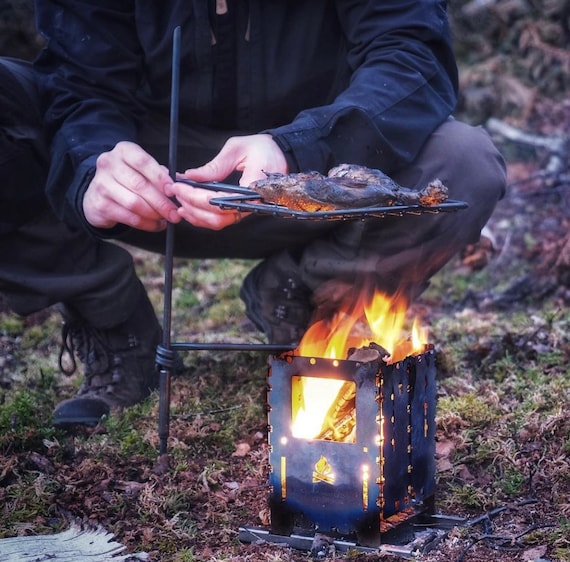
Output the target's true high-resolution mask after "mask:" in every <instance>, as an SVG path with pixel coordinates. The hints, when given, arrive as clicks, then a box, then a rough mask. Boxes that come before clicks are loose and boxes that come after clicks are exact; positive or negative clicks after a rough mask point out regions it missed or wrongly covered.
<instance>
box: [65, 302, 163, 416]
mask: <svg viewBox="0 0 570 562" xmlns="http://www.w3.org/2000/svg"><path fill="white" fill-rule="evenodd" d="M60 312H61V313H62V316H63V319H64V324H63V329H62V339H63V343H62V349H61V352H60V357H59V364H60V368H61V369H62V371H63V372H65V373H66V374H72V373H73V372H74V371H75V368H76V362H75V355H77V357H78V358H79V360H80V361H81V362H82V363H83V366H84V374H85V380H84V382H83V384H82V385H81V388H80V389H79V391H78V393H77V395H76V396H75V397H74V398H70V399H68V400H64V401H63V402H60V403H59V404H58V405H57V406H56V408H55V411H54V425H55V426H69V425H74V424H83V425H96V424H97V423H99V421H100V420H101V418H102V417H103V416H106V415H108V414H109V413H110V412H111V410H113V409H115V408H124V407H127V406H132V405H133V404H137V403H138V402H141V401H142V400H144V399H145V398H146V397H147V396H148V395H149V394H150V393H151V391H152V390H154V389H155V388H157V386H158V369H157V368H156V360H155V354H156V347H157V345H158V344H159V343H160V339H161V329H160V325H159V323H158V320H157V318H156V314H155V312H154V310H153V308H152V305H151V303H150V301H149V300H148V297H147V296H146V294H145V295H144V303H143V302H141V303H138V306H137V308H136V310H135V312H134V313H133V315H132V316H131V317H130V318H129V319H128V320H127V321H126V322H124V323H123V324H120V325H119V326H116V327H113V328H110V329H106V330H101V329H96V328H94V327H93V326H91V325H89V324H88V323H87V322H86V321H85V320H84V319H83V318H82V317H81V316H79V315H78V314H77V313H75V312H74V311H73V310H72V309H70V308H69V307H67V306H65V305H64V306H62V307H61V308H60ZM66 352H67V354H69V356H70V358H71V363H72V365H71V369H67V370H66V369H64V367H63V362H62V359H63V356H64V354H65V353H66Z"/></svg>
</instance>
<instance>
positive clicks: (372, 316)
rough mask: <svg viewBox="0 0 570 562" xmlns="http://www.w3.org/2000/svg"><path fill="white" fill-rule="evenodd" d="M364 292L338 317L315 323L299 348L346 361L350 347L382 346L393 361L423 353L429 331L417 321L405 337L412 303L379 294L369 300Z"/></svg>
mask: <svg viewBox="0 0 570 562" xmlns="http://www.w3.org/2000/svg"><path fill="white" fill-rule="evenodd" d="M363 295H364V292H363V293H361V296H359V297H358V298H357V299H356V302H354V303H348V304H344V305H343V306H341V308H340V309H339V311H338V312H337V313H336V314H335V315H334V317H333V318H332V320H331V319H329V320H321V321H318V322H315V323H314V324H312V325H311V326H310V327H309V329H308V330H307V331H306V333H305V335H304V336H303V339H302V341H301V343H300V345H299V348H298V352H299V354H300V355H304V356H306V357H326V358H329V359H345V358H346V357H347V354H348V350H349V349H350V348H359V347H366V346H368V345H370V343H371V342H374V343H377V344H380V345H381V346H382V347H384V348H385V349H386V350H388V352H389V353H390V360H389V361H390V362H396V361H400V360H401V359H404V358H405V357H407V356H408V355H412V354H414V353H421V352H423V350H424V346H425V344H426V343H427V330H426V329H425V328H422V327H420V326H418V323H417V321H416V320H415V321H414V323H413V326H412V329H411V333H410V335H409V336H408V337H404V336H403V334H404V327H405V322H406V312H407V310H408V302H407V301H406V299H405V298H403V297H401V296H398V295H396V296H393V297H388V296H387V295H385V294H383V293H381V292H379V291H375V292H374V294H373V296H372V298H370V299H369V300H368V301H365V297H364V296H363Z"/></svg>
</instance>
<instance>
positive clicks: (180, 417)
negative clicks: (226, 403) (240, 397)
mask: <svg viewBox="0 0 570 562" xmlns="http://www.w3.org/2000/svg"><path fill="white" fill-rule="evenodd" d="M241 408H242V405H241V404H238V405H237V406H230V407H229V408H219V409H217V410H208V411H206V412H191V413H190V414H177V415H174V416H172V417H173V418H176V419H178V420H183V421H187V420H189V419H192V418H196V417H198V416H212V415H214V414H223V413H225V412H231V411H233V410H241Z"/></svg>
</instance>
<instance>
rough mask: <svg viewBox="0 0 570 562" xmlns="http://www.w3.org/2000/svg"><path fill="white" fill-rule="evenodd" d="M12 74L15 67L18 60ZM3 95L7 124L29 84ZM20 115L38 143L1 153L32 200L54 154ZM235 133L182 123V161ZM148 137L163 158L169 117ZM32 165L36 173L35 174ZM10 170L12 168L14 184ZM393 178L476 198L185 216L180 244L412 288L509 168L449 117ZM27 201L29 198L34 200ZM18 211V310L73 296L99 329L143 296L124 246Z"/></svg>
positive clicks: (316, 279) (8, 255) (498, 190)
mask: <svg viewBox="0 0 570 562" xmlns="http://www.w3.org/2000/svg"><path fill="white" fill-rule="evenodd" d="M0 61H1V59H0ZM6 72H7V69H6V65H2V64H1V63H0V84H1V83H3V80H2V79H1V78H2V74H6ZM9 72H10V73H12V74H13V68H10V69H9ZM19 72H20V73H21V74H22V76H24V77H26V78H25V80H12V82H11V87H12V88H16V89H25V95H26V96H27V97H28V98H32V97H33V96H34V89H33V87H32V84H33V82H30V81H29V74H28V73H29V69H28V68H27V67H21V68H20V70H19ZM0 93H2V94H3V96H2V98H0V104H1V105H0V132H2V127H3V121H2V117H1V116H2V115H4V114H5V115H13V114H15V112H16V111H20V110H19V106H20V103H19V100H21V99H22V96H23V95H24V93H23V92H19V91H18V92H5V91H4V90H1V89H0ZM35 107H37V104H36V105H35ZM20 113H22V112H21V111H20ZM23 117H24V118H26V119H27V122H26V123H25V125H26V127H27V128H28V130H29V131H30V137H33V139H34V142H30V140H29V139H27V138H25V136H24V137H22V136H21V137H19V138H15V137H14V136H13V135H12V136H8V137H6V136H4V135H3V136H2V137H0V138H2V139H3V140H2V143H5V142H8V144H9V145H10V149H11V150H16V149H17V151H18V152H19V154H20V155H22V154H25V156H26V157H25V158H18V159H16V160H8V161H7V162H4V161H0V177H1V178H3V179H2V182H3V183H2V187H1V189H2V190H3V191H4V190H6V191H5V192H6V193H15V192H19V193H23V194H26V197H29V198H32V197H36V196H37V193H38V192H41V191H42V189H43V182H44V179H45V162H44V161H43V159H42V158H43V156H42V154H43V153H42V151H38V149H37V147H36V146H35V144H37V139H38V138H39V139H41V135H40V134H39V133H38V119H37V114H36V115H34V113H33V112H27V113H25V115H24V116H23ZM232 134H235V131H227V132H221V131H212V130H204V129H199V128H190V127H186V126H184V124H180V126H179V146H178V154H179V156H178V162H179V166H178V168H179V169H186V168H188V167H192V166H196V165H199V164H203V163H204V162H206V161H207V160H208V159H210V158H211V157H212V156H213V155H214V154H215V153H216V152H217V151H218V150H219V148H221V146H222V144H223V142H224V141H225V140H226V138H227V137H228V136H231V135H232ZM149 139H152V141H151V142H149ZM157 139H158V142H157ZM140 144H141V145H142V146H143V147H144V148H145V149H146V150H148V151H149V152H150V153H151V154H153V155H154V156H155V157H156V158H157V159H158V160H159V161H160V162H163V163H165V164H166V163H167V154H168V129H167V121H166V120H165V121H158V120H155V121H152V120H151V121H149V123H147V125H146V130H144V131H143V132H142V133H141V137H140ZM14 147H16V148H14ZM2 151H4V148H3V147H2ZM30 169H34V170H39V171H38V172H36V173H35V174H34V175H33V176H32V177H30V174H29V173H28V170H30ZM6 177H8V178H10V180H9V181H7V182H6V181H5V180H4V178H6ZM21 178H25V181H23V180H21ZM393 178H394V180H396V181H397V182H398V183H400V184H401V185H404V186H407V187H412V188H413V187H415V188H422V187H425V185H426V184H427V183H428V182H429V181H431V180H433V179H434V178H440V179H441V180H442V181H443V182H444V183H445V184H446V185H448V187H449V190H450V198H451V199H456V200H462V201H466V202H467V203H468V204H469V207H468V209H466V210H462V211H458V212H454V213H439V214H433V215H432V214H427V215H422V216H404V217H391V218H378V219H367V220H365V221H339V222H337V221H332V222H326V221H321V222H315V221H304V220H294V219H278V218H274V217H270V216H261V215H252V216H250V217H248V218H246V219H244V220H243V221H242V222H240V223H238V224H235V225H232V226H229V227H227V228H225V229H223V230H221V231H210V230H205V229H200V228H195V227H193V226H192V225H190V224H188V223H182V224H180V225H177V227H176V237H175V241H176V248H175V253H176V254H177V255H179V256H186V257H194V258H217V257H235V258H248V259H249V258H251V259H258V258H265V257H268V256H271V255H274V254H276V253H278V252H279V251H280V250H283V249H294V253H295V255H296V256H297V257H298V258H299V267H300V272H301V277H302V279H303V281H304V282H305V283H306V285H307V286H308V287H310V288H311V289H313V290H314V289H316V288H317V287H318V286H319V285H321V284H322V283H323V282H326V281H328V280H331V279H336V278H343V279H346V280H349V281H350V280H354V279H362V278H367V279H370V280H372V281H373V282H374V283H375V284H376V285H377V286H379V287H380V288H384V289H385V290H388V291H392V290H394V289H395V288H396V287H399V286H405V287H407V288H408V290H409V292H411V293H413V292H414V288H417V287H422V286H423V285H424V284H425V282H426V281H427V280H428V279H429V278H430V277H431V276H432V275H433V274H434V273H435V272H436V271H437V270H439V269H440V268H441V267H442V266H443V265H444V264H445V263H446V262H447V261H448V260H449V259H450V258H451V257H452V256H453V255H455V254H456V253H457V252H458V251H459V250H461V249H462V248H463V247H464V246H465V245H466V244H468V243H473V242H476V241H477V240H478V238H479V235H480V232H481V229H482V227H483V226H484V225H485V223H486V222H487V220H488V218H489V216H490V215H491V213H492V211H493V209H494V207H495V205H496V203H497V201H498V200H499V199H500V197H501V196H502V194H503V192H504V187H505V166H504V162H503V159H502V157H501V156H500V154H499V153H498V152H497V150H496V149H495V147H494V146H493V144H492V142H491V140H490V138H489V137H488V135H487V134H486V132H485V131H484V130H483V129H482V128H480V127H470V126H468V125H465V124H463V123H460V122H457V121H454V120H449V121H447V122H446V123H444V124H443V125H442V126H441V127H440V128H439V129H438V130H437V131H435V133H434V134H433V135H432V136H431V137H430V139H429V140H428V142H427V143H426V145H425V147H424V149H423V150H422V152H421V154H420V155H419V156H418V157H417V158H416V160H415V161H414V162H413V164H412V165H410V166H409V167H408V168H406V169H405V170H402V171H400V172H399V173H396V174H393ZM39 200H40V201H42V199H41V198H40V199H39ZM36 203H37V201H36ZM21 204H22V205H24V207H26V205H27V200H26V201H23V202H22V201H21ZM42 205H43V203H42ZM18 210H20V209H18ZM18 215H20V216H19V217H18V220H17V221H14V224H13V225H12V226H11V228H10V231H9V232H4V233H3V234H2V238H1V242H0V291H1V292H2V293H3V294H4V296H5V298H6V300H7V302H8V304H9V306H10V307H11V308H12V309H13V310H14V311H15V312H17V313H19V314H29V313H31V312H34V311H37V310H40V309H43V308H45V307H47V306H49V305H51V304H54V303H56V302H65V303H67V304H70V305H72V306H73V307H74V308H75V309H76V310H77V311H78V312H79V313H80V314H81V315H82V316H83V317H85V318H86V319H87V320H88V321H89V322H91V323H92V324H93V325H95V326H97V327H100V328H105V327H110V326H112V325H115V324H117V323H119V322H122V321H124V320H125V319H126V318H128V316H129V315H130V314H131V312H132V311H133V307H134V306H135V305H136V291H131V290H129V287H133V286H134V284H136V283H138V281H137V278H136V274H135V271H134V267H133V263H132V259H131V257H130V254H129V253H128V252H127V251H126V250H124V249H123V248H121V247H119V246H117V245H115V244H113V243H112V242H108V241H102V240H98V239H95V238H93V237H92V236H91V235H89V234H87V233H84V232H82V231H78V230H72V229H70V228H69V227H67V226H66V225H64V224H62V223H60V222H59V221H57V220H56V219H55V217H54V216H53V214H52V213H51V211H50V209H49V208H48V207H47V205H43V206H42V210H41V212H40V213H39V214H38V213H37V211H36V210H34V212H33V213H30V214H29V215H28V216H27V217H25V220H22V213H20V212H19V213H18ZM14 216H15V215H14ZM10 218H11V217H10V216H8V217H6V216H5V213H4V209H2V208H0V219H1V221H0V223H4V221H6V222H10V221H9V219H10ZM5 230H6V229H5ZM124 240H125V241H126V242H129V243H131V244H134V245H137V246H140V247H144V248H147V249H150V250H153V251H159V252H160V251H163V249H164V233H162V234H154V233H152V234H151V233H145V232H140V231H134V230H133V231H131V232H130V233H129V234H128V235H127V236H125V238H124Z"/></svg>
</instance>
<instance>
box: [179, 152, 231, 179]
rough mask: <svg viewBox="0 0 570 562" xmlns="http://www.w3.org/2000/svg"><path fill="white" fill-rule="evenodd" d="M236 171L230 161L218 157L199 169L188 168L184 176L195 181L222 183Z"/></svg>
mask: <svg viewBox="0 0 570 562" xmlns="http://www.w3.org/2000/svg"><path fill="white" fill-rule="evenodd" d="M233 171H234V168H233V166H231V165H230V164H229V162H228V160H224V159H222V158H220V155H218V156H216V157H215V158H214V159H213V160H210V161H209V162H206V164H204V165H203V166H199V167H198V168H188V169H187V170H185V171H184V175H185V176H186V177H188V178H189V179H191V180H195V181H220V180H223V179H224V178H227V177H228V176H229V175H230V174H231V173H232V172H233Z"/></svg>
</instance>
